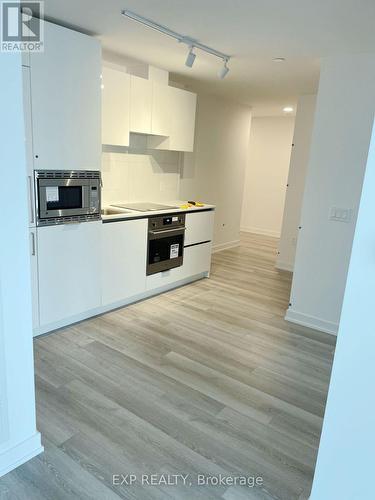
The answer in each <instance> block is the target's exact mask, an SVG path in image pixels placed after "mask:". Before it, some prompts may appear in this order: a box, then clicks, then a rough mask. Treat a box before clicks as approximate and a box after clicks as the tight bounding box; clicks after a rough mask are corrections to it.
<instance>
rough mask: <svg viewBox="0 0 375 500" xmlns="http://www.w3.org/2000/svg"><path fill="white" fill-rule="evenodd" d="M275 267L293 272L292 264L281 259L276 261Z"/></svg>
mask: <svg viewBox="0 0 375 500" xmlns="http://www.w3.org/2000/svg"><path fill="white" fill-rule="evenodd" d="M275 267H276V269H280V270H281V271H289V272H291V273H292V272H293V271H294V266H293V264H290V263H289V262H283V261H281V260H280V261H279V260H278V261H276V266H275Z"/></svg>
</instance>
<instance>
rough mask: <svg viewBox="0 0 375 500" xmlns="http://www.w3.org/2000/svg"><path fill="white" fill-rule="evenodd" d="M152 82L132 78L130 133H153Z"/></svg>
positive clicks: (135, 77) (136, 77)
mask: <svg viewBox="0 0 375 500" xmlns="http://www.w3.org/2000/svg"><path fill="white" fill-rule="evenodd" d="M151 111H152V81H151V80H146V79H145V78H140V77H138V76H133V75H131V77H130V132H136V133H139V134H150V133H151Z"/></svg>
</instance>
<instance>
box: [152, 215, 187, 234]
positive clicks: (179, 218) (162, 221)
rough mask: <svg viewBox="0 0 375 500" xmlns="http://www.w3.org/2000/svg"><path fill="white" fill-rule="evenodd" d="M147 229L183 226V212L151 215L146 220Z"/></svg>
mask: <svg viewBox="0 0 375 500" xmlns="http://www.w3.org/2000/svg"><path fill="white" fill-rule="evenodd" d="M148 226H149V229H153V230H162V229H172V228H179V227H184V226H185V214H172V215H158V216H157V217H151V218H150V219H149V222H148Z"/></svg>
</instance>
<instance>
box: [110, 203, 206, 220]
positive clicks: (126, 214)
mask: <svg viewBox="0 0 375 500" xmlns="http://www.w3.org/2000/svg"><path fill="white" fill-rule="evenodd" d="M131 203H135V202H134V201H132V202H131ZM154 203H158V204H162V205H170V206H173V207H181V206H182V205H185V204H186V203H187V201H181V200H173V201H165V202H164V201H163V202H160V201H157V202H154ZM117 204H124V201H123V200H122V201H119V202H114V203H113V204H111V205H105V206H103V207H102V208H103V209H106V208H115V209H116V210H119V211H120V210H121V213H119V214H113V215H102V220H103V222H108V221H119V220H127V219H134V218H138V219H142V218H146V217H150V216H151V217H153V216H155V215H168V214H172V213H173V214H175V213H179V212H187V213H190V212H199V211H201V210H214V209H215V205H206V204H204V206H203V207H195V206H192V207H190V208H173V209H172V208H171V209H170V210H150V211H148V212H139V211H137V210H129V209H127V208H124V209H121V208H117V207H113V206H112V205H117Z"/></svg>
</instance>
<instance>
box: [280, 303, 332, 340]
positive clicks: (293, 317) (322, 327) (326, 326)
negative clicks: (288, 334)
mask: <svg viewBox="0 0 375 500" xmlns="http://www.w3.org/2000/svg"><path fill="white" fill-rule="evenodd" d="M285 319H286V321H290V322H291V323H296V324H297V325H302V326H307V327H308V328H313V329H314V330H319V331H320V332H325V333H330V334H331V335H337V332H338V329H339V325H338V324H337V323H334V322H333V321H327V320H324V319H320V318H316V317H315V316H310V315H308V314H304V313H300V312H298V311H293V309H288V310H287V312H286V315H285Z"/></svg>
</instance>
